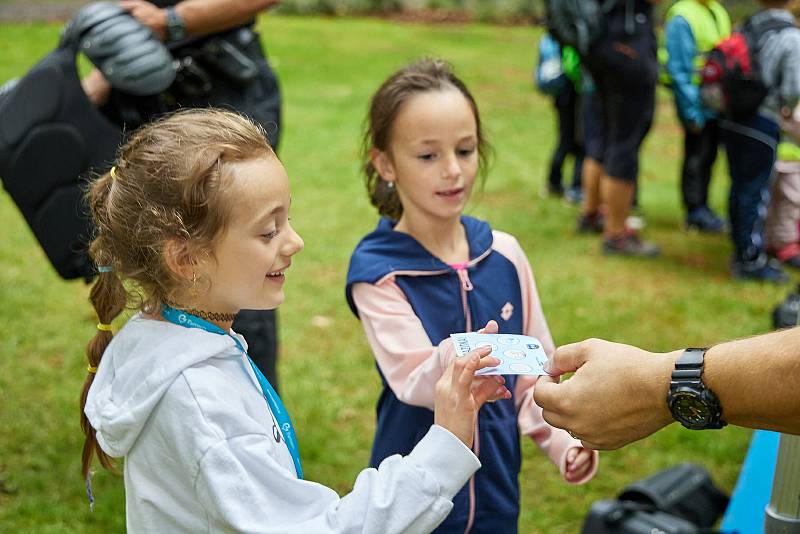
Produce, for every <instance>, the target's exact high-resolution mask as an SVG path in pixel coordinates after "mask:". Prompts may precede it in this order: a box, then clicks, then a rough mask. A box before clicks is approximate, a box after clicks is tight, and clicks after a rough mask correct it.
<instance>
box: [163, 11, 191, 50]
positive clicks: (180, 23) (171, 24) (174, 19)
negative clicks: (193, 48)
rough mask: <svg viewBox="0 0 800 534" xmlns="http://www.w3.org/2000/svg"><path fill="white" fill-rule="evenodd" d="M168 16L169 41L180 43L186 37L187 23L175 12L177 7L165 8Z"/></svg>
mask: <svg viewBox="0 0 800 534" xmlns="http://www.w3.org/2000/svg"><path fill="white" fill-rule="evenodd" d="M164 11H165V12H166V14H167V41H170V42H174V41H180V40H181V39H184V38H185V37H186V22H184V20H183V18H182V17H181V16H180V15H179V14H178V12H177V11H175V6H169V7H166V8H164Z"/></svg>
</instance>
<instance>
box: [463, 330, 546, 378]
mask: <svg viewBox="0 0 800 534" xmlns="http://www.w3.org/2000/svg"><path fill="white" fill-rule="evenodd" d="M450 339H452V340H453V345H454V346H455V349H456V354H457V355H458V357H462V356H464V355H465V354H467V353H468V352H470V351H471V350H474V349H476V348H478V347H483V346H486V345H488V346H490V347H492V352H491V355H492V356H494V357H495V358H497V359H498V360H500V365H498V366H497V367H487V368H485V369H481V370H480V371H478V372H477V373H475V374H476V375H479V376H482V375H532V376H540V375H546V374H548V373H547V372H545V370H544V368H543V367H542V366H543V365H544V363H545V362H546V361H547V355H546V354H545V353H544V350H543V349H542V343H541V342H540V341H539V340H538V339H536V338H535V337H531V336H523V335H517V334H477V333H474V332H469V333H465V334H463V333H462V334H451V335H450Z"/></svg>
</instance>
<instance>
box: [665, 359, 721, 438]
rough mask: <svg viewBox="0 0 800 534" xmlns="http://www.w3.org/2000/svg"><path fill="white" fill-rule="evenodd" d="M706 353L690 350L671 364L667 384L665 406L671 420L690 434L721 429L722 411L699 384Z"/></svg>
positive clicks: (706, 389) (700, 383)
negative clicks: (670, 377) (672, 368)
mask: <svg viewBox="0 0 800 534" xmlns="http://www.w3.org/2000/svg"><path fill="white" fill-rule="evenodd" d="M706 350H708V349H697V348H691V349H686V350H685V351H683V354H681V356H680V357H679V358H678V360H677V361H676V362H675V370H674V371H672V379H671V380H670V383H669V395H668V396H667V405H668V406H669V410H670V411H671V412H672V417H673V418H675V420H676V421H678V422H679V423H680V424H682V425H683V426H685V427H686V428H689V429H691V430H705V429H714V428H722V427H724V426H725V425H727V423H726V422H725V421H723V420H722V407H721V406H720V404H719V399H717V396H716V395H714V392H713V391H711V390H710V389H708V388H707V387H706V385H705V384H704V383H703V363H704V360H705V355H706Z"/></svg>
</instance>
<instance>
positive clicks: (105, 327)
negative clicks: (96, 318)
mask: <svg viewBox="0 0 800 534" xmlns="http://www.w3.org/2000/svg"><path fill="white" fill-rule="evenodd" d="M113 328H114V327H112V326H111V325H110V324H105V323H97V329H98V330H102V331H103V332H113V331H114V330H113Z"/></svg>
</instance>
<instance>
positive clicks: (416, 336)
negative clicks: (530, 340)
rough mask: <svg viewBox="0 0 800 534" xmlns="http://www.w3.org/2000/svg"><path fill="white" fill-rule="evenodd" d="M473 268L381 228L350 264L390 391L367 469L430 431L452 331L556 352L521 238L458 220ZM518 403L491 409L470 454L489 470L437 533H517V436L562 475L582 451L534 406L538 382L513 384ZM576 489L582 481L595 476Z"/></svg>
mask: <svg viewBox="0 0 800 534" xmlns="http://www.w3.org/2000/svg"><path fill="white" fill-rule="evenodd" d="M461 222H462V225H463V226H464V229H465V230H466V234H467V239H468V241H469V258H470V259H469V261H468V262H465V263H463V264H458V265H448V264H446V263H444V262H442V261H441V260H439V259H438V258H436V257H434V256H432V255H431V254H430V253H429V252H428V251H427V250H426V249H425V248H424V247H423V246H422V245H421V244H420V243H419V242H418V241H417V240H416V239H414V238H413V237H411V236H410V235H408V234H405V233H402V232H396V231H395V230H394V224H395V223H394V222H392V221H390V220H388V219H381V220H380V222H379V223H378V226H377V228H376V229H375V230H374V231H373V232H372V233H370V234H369V235H367V236H366V237H365V238H364V239H363V240H362V241H361V242H360V243H359V244H358V246H357V247H356V249H355V251H354V252H353V255H352V257H351V258H350V269H349V271H348V274H347V286H346V296H347V302H348V304H349V305H350V308H351V310H352V311H353V313H355V314H356V315H357V316H358V318H359V319H360V320H361V323H362V326H363V327H364V331H365V333H366V335H367V339H368V340H369V343H370V345H371V347H372V350H373V353H374V354H375V358H376V361H377V365H378V373H379V374H380V377H381V381H382V383H383V391H382V393H381V396H380V398H379V400H378V406H377V417H378V420H377V428H376V430H375V441H374V443H373V447H372V457H371V460H370V464H371V465H372V466H377V465H378V464H379V463H380V462H381V461H382V460H383V459H384V458H386V457H388V456H391V455H393V454H403V455H405V454H408V453H409V452H410V451H411V449H412V448H413V447H414V445H415V444H416V443H417V442H418V441H419V440H420V439H421V438H422V437H423V436H424V435H425V433H426V432H427V431H428V429H429V428H430V426H431V425H432V424H433V411H432V409H433V401H434V396H435V388H434V386H435V384H436V381H437V380H438V379H439V377H440V376H441V375H442V373H443V371H444V369H445V368H446V367H447V364H448V363H449V361H450V359H451V358H453V357H454V350H453V348H452V344H450V343H442V342H443V341H445V340H447V339H448V338H449V336H450V334H452V333H456V332H470V331H474V330H476V329H478V328H482V327H483V326H485V325H486V323H487V322H488V321H489V320H490V319H494V320H495V321H497V323H498V325H499V327H500V333H514V334H516V333H522V334H525V335H531V336H534V337H536V338H538V339H539V340H540V341H541V342H542V345H543V347H544V349H545V352H547V353H548V354H550V353H551V352H552V351H553V350H554V346H553V340H552V338H551V336H550V331H549V330H548V328H547V323H546V321H545V318H544V314H543V313H542V308H541V305H540V302H539V297H538V294H537V292H536V284H535V282H534V279H533V273H532V271H531V268H530V264H529V263H528V260H527V258H526V256H525V253H524V252H523V251H522V248H521V247H520V246H519V243H517V240H516V239H515V238H514V237H512V236H511V235H509V234H506V233H503V232H496V231H495V232H493V231H492V230H491V229H490V228H489V225H488V224H486V223H485V222H483V221H479V220H477V219H474V218H472V217H462V218H461ZM505 378H506V385H507V386H508V388H509V389H510V390H511V392H512V398H511V399H508V400H502V401H498V402H494V403H491V404H486V405H484V407H483V408H481V411H480V413H479V416H478V420H477V432H476V434H475V441H474V445H473V450H474V451H475V454H476V455H477V456H478V458H479V459H480V461H481V463H482V465H483V467H482V468H481V469H480V470H479V471H478V472H477V473H476V474H475V476H474V477H473V478H472V479H471V480H470V482H469V483H468V484H467V485H466V486H464V488H462V490H461V491H460V492H459V493H458V494H457V495H456V497H455V499H454V500H453V502H454V507H453V510H452V511H451V512H450V514H449V515H448V517H447V519H445V521H444V522H443V523H442V524H441V525H440V526H439V528H438V529H437V530H436V531H435V532H437V533H458V534H461V533H464V532H473V533H483V532H487V533H492V534H496V533H498V532H503V533H514V532H517V519H518V515H519V483H518V480H517V478H518V475H519V471H520V465H521V461H522V458H521V453H520V442H519V435H520V433H521V434H523V435H526V436H530V437H531V438H532V439H533V440H534V441H535V442H536V443H537V444H538V446H539V447H540V448H541V449H542V451H543V452H544V453H545V454H546V455H547V456H548V457H549V458H550V460H551V461H552V462H553V463H554V464H555V465H557V466H558V467H559V469H560V470H561V473H562V474H563V473H565V470H566V454H567V451H568V450H569V449H570V448H572V447H580V442H578V441H576V440H574V439H573V438H572V437H571V436H570V435H569V434H567V432H565V431H563V430H560V429H556V428H554V427H551V426H550V425H549V424H547V422H545V421H544V419H543V418H542V413H541V412H542V411H541V408H539V407H538V406H537V405H536V404H535V403H534V401H533V387H534V385H535V384H536V380H537V377H529V376H519V377H517V376H506V377H505ZM592 461H593V466H592V469H591V471H590V473H589V474H588V475H587V476H586V477H584V478H583V479H581V480H573V481H571V482H573V483H583V482H585V481H587V480H588V479H589V478H591V477H592V476H593V475H594V473H595V471H596V469H597V456H596V454H595V456H594V458H593V460H592Z"/></svg>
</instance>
